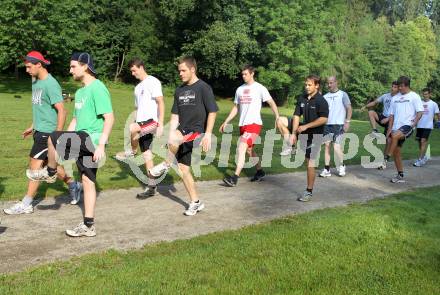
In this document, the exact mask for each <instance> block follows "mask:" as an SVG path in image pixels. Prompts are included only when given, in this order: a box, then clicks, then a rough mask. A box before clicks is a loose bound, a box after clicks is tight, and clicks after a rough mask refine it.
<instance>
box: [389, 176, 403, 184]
mask: <svg viewBox="0 0 440 295" xmlns="http://www.w3.org/2000/svg"><path fill="white" fill-rule="evenodd" d="M390 181H391V182H392V183H404V182H405V179H404V178H403V176H400V175H399V174H396V176H394V177H393V178H391V180H390Z"/></svg>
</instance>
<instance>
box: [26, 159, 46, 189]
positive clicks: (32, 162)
mask: <svg viewBox="0 0 440 295" xmlns="http://www.w3.org/2000/svg"><path fill="white" fill-rule="evenodd" d="M42 166H43V160H39V159H34V158H30V159H29V169H31V170H38V169H41V167H42ZM39 186H40V182H39V181H33V180H29V182H28V189H27V193H26V196H28V197H31V198H34V197H35V195H36V194H37V191H38V187H39Z"/></svg>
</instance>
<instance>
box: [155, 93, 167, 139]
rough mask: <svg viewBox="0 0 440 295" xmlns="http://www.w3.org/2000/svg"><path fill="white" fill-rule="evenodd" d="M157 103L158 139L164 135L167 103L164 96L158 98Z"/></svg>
mask: <svg viewBox="0 0 440 295" xmlns="http://www.w3.org/2000/svg"><path fill="white" fill-rule="evenodd" d="M156 102H157V113H158V114H159V118H158V120H159V122H158V123H159V126H158V127H157V132H156V135H157V136H158V137H160V136H162V133H163V122H164V118H165V103H164V101H163V96H159V97H156Z"/></svg>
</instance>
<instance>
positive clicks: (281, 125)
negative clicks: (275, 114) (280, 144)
mask: <svg viewBox="0 0 440 295" xmlns="http://www.w3.org/2000/svg"><path fill="white" fill-rule="evenodd" d="M288 120H289V119H287V117H280V118H279V119H278V122H277V127H278V130H279V131H280V133H281V135H282V136H283V139H284V142H287V143H288V142H289V137H290V131H289V129H288V128H287V127H288V126H289V121H288Z"/></svg>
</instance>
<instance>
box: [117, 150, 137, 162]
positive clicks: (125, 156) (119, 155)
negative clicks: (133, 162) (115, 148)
mask: <svg viewBox="0 0 440 295" xmlns="http://www.w3.org/2000/svg"><path fill="white" fill-rule="evenodd" d="M134 156H135V153H134V152H133V151H132V150H128V151H123V152H119V153H117V154H116V156H115V158H116V160H119V161H125V160H127V159H129V158H133V157H134Z"/></svg>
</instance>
